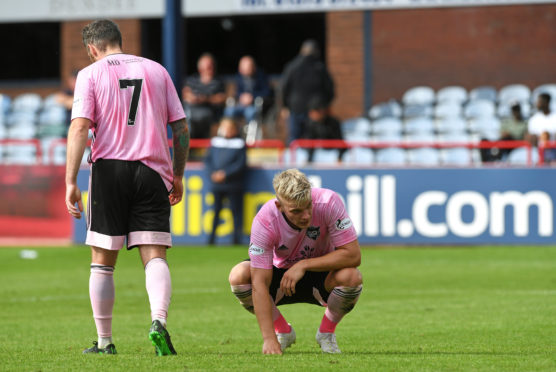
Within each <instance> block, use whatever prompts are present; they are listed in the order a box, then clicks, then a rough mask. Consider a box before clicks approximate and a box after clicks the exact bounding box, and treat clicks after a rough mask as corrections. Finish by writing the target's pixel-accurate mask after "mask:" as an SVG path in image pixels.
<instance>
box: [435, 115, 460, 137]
mask: <svg viewBox="0 0 556 372" xmlns="http://www.w3.org/2000/svg"><path fill="white" fill-rule="evenodd" d="M466 129H467V122H466V121H465V119H463V118H462V117H449V118H444V119H441V120H438V121H437V122H436V130H437V131H438V132H439V133H451V132H455V133H460V132H465V130H466Z"/></svg>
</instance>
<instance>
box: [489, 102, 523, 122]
mask: <svg viewBox="0 0 556 372" xmlns="http://www.w3.org/2000/svg"><path fill="white" fill-rule="evenodd" d="M519 105H520V106H521V114H522V115H523V117H524V118H528V117H529V116H531V105H530V104H529V102H520V103H519ZM511 106H512V104H506V103H500V104H499V105H498V108H497V109H496V115H497V116H498V117H500V118H509V117H510V116H512V109H511Z"/></svg>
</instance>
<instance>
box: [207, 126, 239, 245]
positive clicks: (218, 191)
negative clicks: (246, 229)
mask: <svg viewBox="0 0 556 372" xmlns="http://www.w3.org/2000/svg"><path fill="white" fill-rule="evenodd" d="M205 168H206V170H207V172H208V176H209V180H210V191H211V192H212V193H213V195H214V218H213V222H212V232H211V234H210V238H209V241H208V242H209V244H211V245H212V244H214V242H215V238H216V228H217V227H218V224H219V221H220V217H219V216H220V211H221V210H222V202H223V199H224V197H227V198H228V200H229V201H230V206H231V209H232V215H233V220H234V233H233V243H234V244H239V243H241V235H242V233H243V192H244V179H245V172H246V170H247V148H246V146H245V141H244V140H243V139H242V138H240V137H239V130H238V127H237V123H236V122H235V121H234V120H233V119H231V118H226V117H225V118H223V119H222V120H221V122H220V126H219V127H218V133H217V135H216V137H214V138H212V139H211V142H210V147H209V148H208V151H207V156H206V158H205Z"/></svg>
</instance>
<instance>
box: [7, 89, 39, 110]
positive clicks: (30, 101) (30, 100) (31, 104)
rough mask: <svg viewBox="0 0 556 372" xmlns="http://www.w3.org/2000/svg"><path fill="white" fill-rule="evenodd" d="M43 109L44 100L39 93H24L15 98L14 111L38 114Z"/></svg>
mask: <svg viewBox="0 0 556 372" xmlns="http://www.w3.org/2000/svg"><path fill="white" fill-rule="evenodd" d="M41 107H42V98H41V96H40V95H38V94H37V93H23V94H20V95H18V96H17V97H15V98H14V100H13V102H12V110H13V111H26V112H32V113H35V114H36V113H37V112H39V110H40V109H41Z"/></svg>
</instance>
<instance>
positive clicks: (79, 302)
mask: <svg viewBox="0 0 556 372" xmlns="http://www.w3.org/2000/svg"><path fill="white" fill-rule="evenodd" d="M33 249H35V250H36V251H37V252H38V258H36V259H22V258H20V253H21V250H22V248H0V262H1V263H2V264H1V267H2V269H1V270H0V280H1V283H2V285H1V287H0V294H1V295H0V308H1V317H2V332H1V333H0V355H1V356H2V361H1V364H0V371H66V370H73V371H147V370H149V371H151V370H155V371H206V370H211V371H223V370H225V371H288V370H289V371H317V370H343V371H346V370H350V371H554V370H556V247H475V248H469V247H445V248H439V247H437V248H427V247H411V248H395V249H374V248H371V249H363V251H362V264H361V267H360V270H361V272H362V273H363V279H364V288H363V293H362V295H361V298H360V300H359V302H358V304H357V305H356V307H355V309H354V310H353V311H352V312H351V313H350V314H348V315H347V316H346V317H345V318H344V320H343V321H342V322H341V323H340V325H339V326H338V328H337V330H336V333H337V338H338V344H339V346H340V348H341V349H342V352H343V353H342V354H340V355H323V354H321V352H320V349H319V347H318V345H317V344H316V342H315V338H314V337H315V332H316V330H317V327H318V325H319V323H320V320H321V317H322V314H323V309H322V308H319V307H317V306H313V305H304V304H301V305H286V306H282V307H281V310H282V313H283V314H284V316H285V318H286V319H287V320H288V321H289V322H290V323H292V325H293V326H294V328H295V330H296V333H297V343H296V344H294V345H293V346H292V347H291V348H289V349H288V350H287V351H286V352H285V353H284V355H282V356H277V355H267V356H265V355H262V354H261V346H262V341H261V337H260V333H259V329H258V326H257V322H256V320H255V317H254V316H253V315H251V314H249V313H247V312H246V311H245V310H243V308H242V307H241V306H240V305H239V303H238V302H237V300H236V299H235V298H234V297H233V295H232V294H231V292H230V289H229V285H228V283H227V277H228V272H229V270H230V268H231V267H232V266H233V265H234V264H235V263H236V262H238V261H240V260H242V259H244V258H246V255H247V249H246V247H218V248H208V247H174V248H172V249H171V250H170V251H169V254H168V255H169V262H170V268H171V273H172V281H173V296H172V303H171V306H170V317H169V320H168V330H169V331H170V334H171V335H172V341H173V343H174V346H175V348H176V350H177V352H178V355H177V356H170V357H156V356H155V353H154V347H153V346H152V345H151V344H150V343H149V340H148V330H149V326H150V315H149V306H148V300H147V295H146V292H145V280H144V272H143V269H142V266H141V263H140V260H139V257H138V254H137V252H136V251H131V252H121V254H120V257H119V262H118V264H117V267H116V270H115V283H116V304H115V308H114V322H113V333H114V343H115V344H116V347H117V350H118V355H82V354H81V352H82V350H83V349H84V348H85V347H90V346H92V341H93V340H95V339H96V332H95V327H94V322H93V319H92V315H91V309H90V304H89V297H88V280H89V260H90V258H89V257H90V253H89V249H88V248H86V247H71V248H67V247H66V248H38V249H36V248H33Z"/></svg>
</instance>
